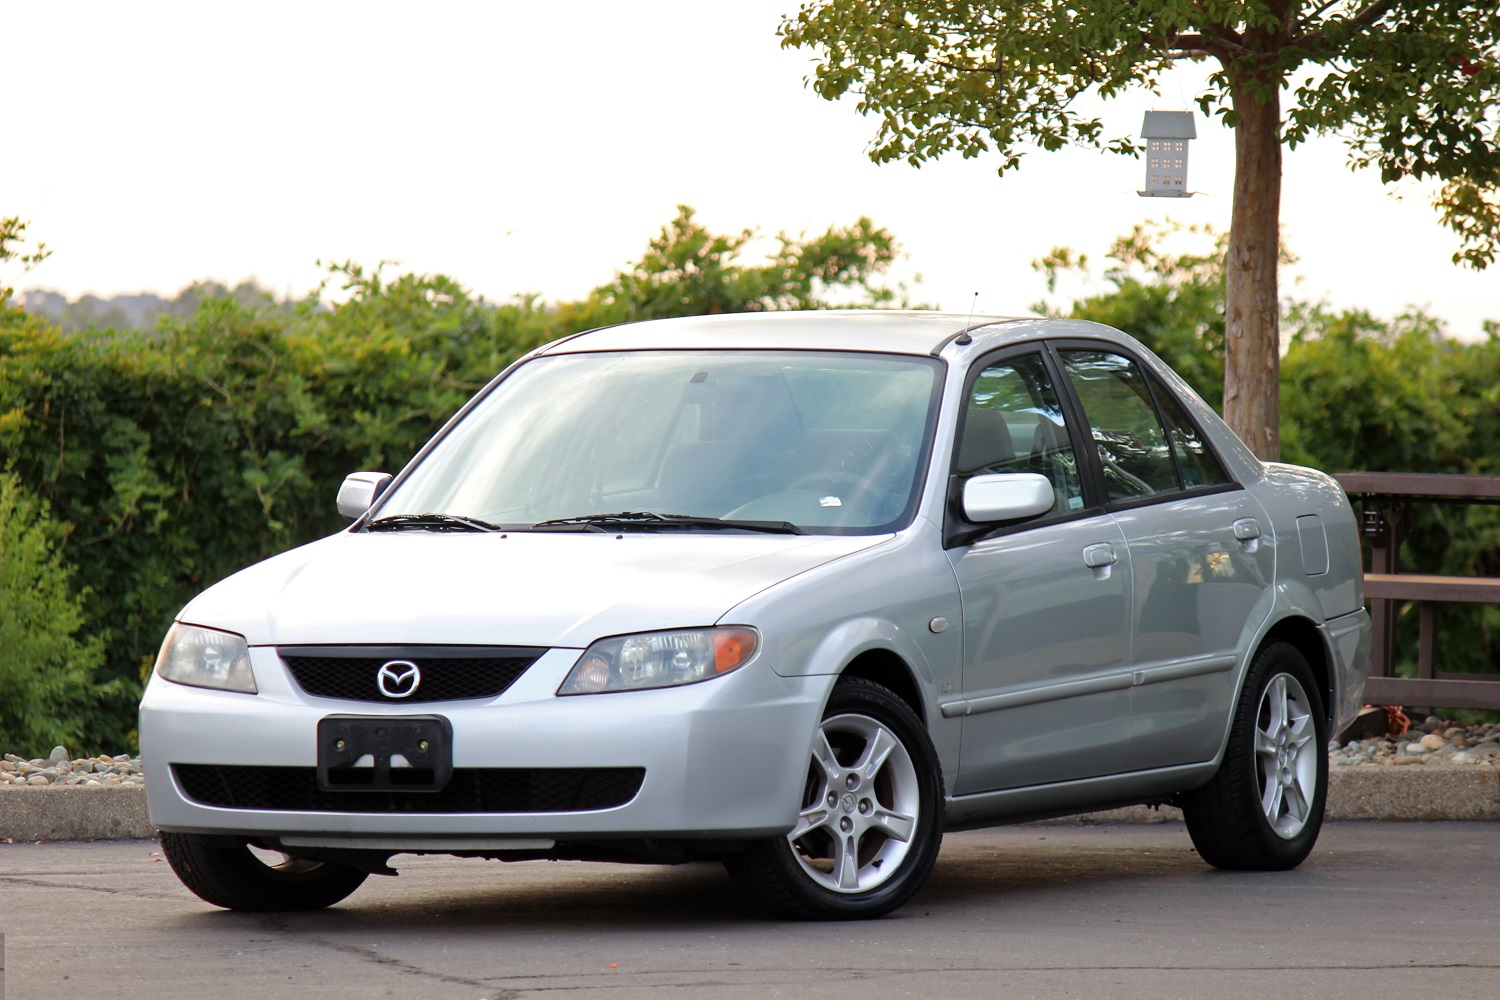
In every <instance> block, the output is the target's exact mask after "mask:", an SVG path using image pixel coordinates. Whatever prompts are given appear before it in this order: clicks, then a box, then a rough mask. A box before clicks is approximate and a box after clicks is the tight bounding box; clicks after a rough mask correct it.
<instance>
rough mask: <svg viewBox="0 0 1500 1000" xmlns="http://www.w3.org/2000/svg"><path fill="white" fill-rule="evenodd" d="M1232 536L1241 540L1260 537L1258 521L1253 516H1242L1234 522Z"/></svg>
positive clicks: (1252, 539)
mask: <svg viewBox="0 0 1500 1000" xmlns="http://www.w3.org/2000/svg"><path fill="white" fill-rule="evenodd" d="M1234 537H1235V538H1238V539H1239V540H1240V541H1242V542H1249V541H1254V540H1255V539H1257V538H1259V537H1260V522H1259V521H1257V520H1256V519H1255V518H1253V517H1242V518H1240V519H1239V520H1238V521H1236V522H1234Z"/></svg>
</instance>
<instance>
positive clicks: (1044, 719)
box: [945, 353, 1131, 795]
mask: <svg viewBox="0 0 1500 1000" xmlns="http://www.w3.org/2000/svg"><path fill="white" fill-rule="evenodd" d="M1073 441H1074V438H1073V437H1072V436H1071V435H1070V434H1069V427H1068V421H1067V420H1066V418H1065V415H1064V411H1063V408H1062V407H1061V406H1060V405H1059V402H1058V397H1057V393H1056V392H1055V390H1054V387H1053V384H1052V380H1051V377H1050V375H1049V369H1048V367H1047V365H1046V364H1045V363H1044V361H1043V358H1042V356H1041V354H1039V353H1031V354H1022V355H1019V356H1013V357H1006V358H1002V359H1000V360H997V361H995V362H993V363H991V364H989V365H987V366H985V367H984V368H983V370H982V372H981V374H980V375H979V376H978V377H977V379H976V380H975V381H974V383H973V384H972V386H971V388H970V390H969V399H968V406H967V409H966V413H965V416H964V419H963V426H962V428H961V429H960V437H959V441H958V447H957V448H956V449H955V454H954V462H953V473H954V479H955V482H956V484H959V485H961V483H962V481H963V480H964V479H965V478H967V477H969V476H972V475H978V474H982V473H993V472H1001V473H1003V472H1037V473H1041V474H1042V475H1045V476H1047V478H1048V479H1050V480H1051V481H1052V485H1053V491H1054V493H1055V495H1056V503H1055V505H1054V507H1053V509H1052V511H1051V512H1050V513H1049V514H1047V515H1044V516H1043V517H1041V518H1039V519H1037V520H1034V521H1029V522H1027V523H1026V524H1024V525H1020V526H1015V527H1011V528H1008V529H1007V528H1001V529H1000V530H999V531H997V532H996V533H994V534H992V536H991V537H987V538H981V539H980V540H978V541H975V542H972V543H971V544H967V545H960V546H957V547H955V548H951V549H949V550H948V557H949V560H950V562H951V563H952V565H953V569H954V572H955V573H956V574H957V577H958V585H959V589H960V593H961V596H962V601H963V633H964V668H963V691H962V699H961V701H955V702H950V703H948V704H947V705H945V714H956V715H961V717H962V720H963V736H962V751H961V755H960V760H959V772H958V775H957V776H956V778H955V779H954V782H953V792H954V794H957V795H966V794H971V793H975V792H986V791H993V790H998V789H1005V788H1016V787H1020V786H1025V785H1035V784H1042V783H1047V782H1055V781H1068V780H1072V779H1076V778H1087V777H1095V776H1098V775H1104V774H1112V773H1115V772H1118V771H1121V770H1123V769H1124V767H1123V762H1124V760H1125V757H1126V753H1127V751H1128V748H1129V742H1130V699H1131V692H1130V671H1129V661H1130V624H1129V596H1130V560H1129V558H1128V553H1127V550H1126V547H1125V538H1124V535H1123V533H1122V532H1121V530H1120V528H1119V526H1118V525H1117V524H1116V523H1115V521H1114V519H1113V518H1112V517H1111V516H1110V515H1109V514H1108V513H1106V512H1104V511H1103V510H1100V509H1089V508H1087V507H1086V505H1085V500H1084V494H1083V491H1082V486H1081V481H1080V476H1079V472H1078V462H1077V456H1076V453H1075V450H1074V444H1073Z"/></svg>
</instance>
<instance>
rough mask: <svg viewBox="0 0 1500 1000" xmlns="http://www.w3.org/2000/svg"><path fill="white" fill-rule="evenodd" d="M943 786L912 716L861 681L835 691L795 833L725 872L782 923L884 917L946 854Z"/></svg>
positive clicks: (742, 857)
mask: <svg viewBox="0 0 1500 1000" xmlns="http://www.w3.org/2000/svg"><path fill="white" fill-rule="evenodd" d="M942 808H943V778H942V771H941V768H940V767H939V764H938V760H937V752H936V751H935V750H934V749H933V746H932V741H931V739H929V738H928V735H927V730H926V728H925V727H924V726H923V725H922V722H921V720H920V719H919V718H918V717H917V715H916V713H915V712H913V711H912V710H911V708H910V707H909V706H908V705H907V704H906V703H905V702H903V701H902V700H901V699H900V698H898V697H896V695H895V694H893V693H892V692H891V691H889V690H887V689H886V688H884V687H881V686H880V685H878V684H875V683H872V682H870V681H867V680H863V679H861V678H847V679H845V680H842V681H840V682H839V684H838V686H837V687H835V688H834V690H833V695H832V697H830V698H829V699H828V707H827V709H826V710H825V711H824V713H823V722H822V724H821V725H820V726H819V727H818V731H817V733H816V734H815V736H814V741H813V752H812V757H811V760H810V761H809V763H808V768H807V781H806V784H805V786H804V793H803V799H802V802H801V803H800V808H799V811H798V816H797V825H796V827H795V828H794V829H793V830H792V831H791V832H790V833H788V834H787V835H785V836H782V837H772V838H769V839H767V840H763V841H758V842H757V843H755V844H753V845H751V846H750V847H749V848H747V849H746V850H745V851H744V853H742V854H737V855H734V856H732V857H730V858H729V859H727V860H726V862H725V866H726V867H727V868H728V869H729V873H730V874H731V875H733V876H734V878H735V879H736V881H738V882H739V883H740V884H741V885H742V886H743V887H744V888H745V889H746V891H747V892H748V893H749V894H750V895H751V896H752V897H753V898H754V899H755V900H756V902H758V903H760V904H761V905H762V906H763V907H765V908H766V909H767V910H769V911H770V912H771V913H773V914H775V915H776V916H780V917H789V918H794V919H803V920H808V919H813V920H850V919H867V918H870V917H878V916H882V915H884V914H886V913H889V912H891V911H892V910H894V909H896V908H897V907H898V906H900V905H901V904H903V903H905V902H906V901H907V900H908V899H910V898H911V897H912V895H913V894H914V893H915V892H916V891H917V890H918V889H919V888H921V885H922V882H923V881H924V880H925V879H926V878H927V873H928V872H930V871H931V870H932V865H933V863H934V862H935V861H936V860H937V854H938V848H939V847H940V846H941V845H942V840H943V828H942V815H941V814H942Z"/></svg>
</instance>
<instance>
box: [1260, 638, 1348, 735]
mask: <svg viewBox="0 0 1500 1000" xmlns="http://www.w3.org/2000/svg"><path fill="white" fill-rule="evenodd" d="M1273 642H1284V643H1286V644H1287V645H1289V646H1292V647H1293V648H1295V649H1296V650H1297V652H1299V653H1301V654H1302V658H1303V659H1304V660H1306V661H1307V665H1308V667H1310V668H1311V669H1312V673H1313V679H1314V680H1315V681H1317V684H1318V693H1319V694H1320V695H1321V696H1322V698H1323V714H1324V716H1325V717H1326V718H1327V721H1328V731H1329V733H1330V734H1332V732H1333V730H1334V727H1335V726H1336V725H1337V719H1338V710H1339V709H1338V692H1337V691H1336V690H1335V689H1334V672H1333V666H1332V664H1331V663H1330V662H1329V654H1328V647H1327V644H1326V643H1325V642H1324V641H1323V635H1322V633H1320V632H1319V631H1318V626H1317V623H1315V622H1314V621H1312V619H1310V618H1304V617H1302V616H1301V615H1293V616H1290V617H1287V618H1283V619H1281V620H1280V621H1278V622H1276V623H1275V624H1274V625H1272V626H1271V627H1270V628H1269V629H1268V630H1267V631H1266V634H1265V635H1264V636H1262V637H1261V640H1260V642H1259V643H1257V644H1256V648H1255V653H1254V654H1252V655H1251V659H1252V660H1253V659H1254V658H1255V656H1257V655H1259V653H1260V651H1261V650H1262V649H1264V648H1265V647H1266V646H1268V645H1270V644H1271V643H1273Z"/></svg>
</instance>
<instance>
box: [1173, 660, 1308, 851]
mask: <svg viewBox="0 0 1500 1000" xmlns="http://www.w3.org/2000/svg"><path fill="white" fill-rule="evenodd" d="M1327 718H1328V717H1327V715H1326V714H1325V713H1324V711H1323V699H1322V698H1321V697H1320V696H1319V688H1318V686H1317V683H1316V682H1315V681H1314V679H1313V675H1312V669H1311V668H1310V667H1308V665H1307V660H1306V659H1305V658H1304V657H1303V656H1302V654H1301V652H1299V651H1298V650H1297V648H1296V647H1294V646H1291V645H1289V644H1287V643H1283V642H1277V643H1271V644H1270V645H1268V646H1266V647H1265V648H1263V649H1262V650H1261V651H1260V652H1259V653H1258V654H1257V655H1256V657H1255V660H1254V661H1253V662H1252V663H1251V665H1250V670H1249V673H1248V674H1247V675H1246V677H1245V686H1244V689H1243V690H1242V691H1241V692H1240V700H1239V704H1238V705H1236V707H1235V713H1234V719H1233V721H1232V723H1231V727H1230V731H1229V743H1228V745H1227V746H1226V747H1225V750H1224V760H1223V762H1222V763H1221V764H1220V765H1219V770H1218V772H1217V773H1216V774H1215V775H1214V777H1213V778H1212V780H1210V781H1209V783H1208V784H1207V785H1204V786H1203V787H1202V788H1199V789H1196V790H1194V791H1192V792H1190V793H1188V794H1187V795H1185V796H1183V798H1182V801H1181V805H1182V812H1183V818H1184V819H1185V820H1186V821H1187V828H1188V833H1189V835H1190V836H1191V837H1192V839H1193V846H1194V847H1196V848H1197V849H1198V853H1199V855H1201V856H1202V858H1203V860H1204V861H1207V862H1208V863H1209V864H1211V865H1213V866H1214V867H1216V868H1229V869H1236V870H1240V871H1285V870H1287V869H1290V868H1295V867H1297V866H1298V865H1300V864H1301V863H1302V862H1303V861H1304V860H1305V859H1306V858H1307V856H1308V854H1309V853H1311V852H1312V849H1313V845H1314V844H1315V843H1316V842H1317V839H1318V832H1319V831H1320V830H1321V829H1322V826H1323V808H1324V805H1325V803H1326V801H1327V796H1328V754H1327V751H1326V747H1327V743H1328V721H1327Z"/></svg>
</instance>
